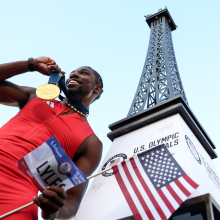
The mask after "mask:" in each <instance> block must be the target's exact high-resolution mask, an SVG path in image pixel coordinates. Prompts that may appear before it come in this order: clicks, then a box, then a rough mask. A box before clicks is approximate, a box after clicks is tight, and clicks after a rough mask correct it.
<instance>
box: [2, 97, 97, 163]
mask: <svg viewBox="0 0 220 220" xmlns="http://www.w3.org/2000/svg"><path fill="white" fill-rule="evenodd" d="M67 111H68V108H66V107H65V106H64V105H62V104H61V102H59V101H55V100H54V101H46V102H45V101H43V100H41V99H38V98H34V99H32V100H31V101H30V102H28V103H27V104H26V105H25V106H24V108H23V109H22V110H21V111H20V112H19V113H18V114H17V115H16V116H15V117H14V118H12V119H11V120H10V121H9V122H8V123H6V124H5V125H4V126H3V127H2V128H1V129H0V150H3V151H5V152H6V153H8V154H10V155H11V156H13V157H15V158H16V159H20V158H21V157H23V156H25V155H26V154H28V153H29V152H31V151H32V150H34V149H35V148H36V147H38V146H40V145H41V144H43V143H44V142H45V141H46V140H48V139H49V138H50V137H51V136H52V135H55V137H56V138H57V140H58V141H59V143H60V144H61V146H62V147H63V148H64V150H65V151H66V153H67V154H68V156H69V157H70V158H71V159H73V156H74V154H75V152H76V150H77V149H78V147H79V146H80V144H81V143H82V141H83V140H84V139H85V138H86V137H88V136H90V135H91V134H93V133H94V132H93V131H92V129H91V127H90V125H89V124H88V122H84V121H83V120H82V118H81V117H80V116H79V114H78V113H73V114H69V115H60V114H61V113H64V112H67Z"/></svg>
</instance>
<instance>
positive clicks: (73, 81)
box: [70, 80, 79, 84]
mask: <svg viewBox="0 0 220 220" xmlns="http://www.w3.org/2000/svg"><path fill="white" fill-rule="evenodd" d="M70 83H77V84H79V83H78V82H77V81H75V80H71V81H70Z"/></svg>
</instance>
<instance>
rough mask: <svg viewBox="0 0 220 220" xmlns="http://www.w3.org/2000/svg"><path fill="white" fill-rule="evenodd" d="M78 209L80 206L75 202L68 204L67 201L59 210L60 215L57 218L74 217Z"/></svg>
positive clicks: (62, 219) (61, 219) (60, 219)
mask: <svg viewBox="0 0 220 220" xmlns="http://www.w3.org/2000/svg"><path fill="white" fill-rule="evenodd" d="M77 210H78V207H76V206H75V205H74V204H68V202H66V203H65V205H64V206H63V207H62V208H61V209H60V210H59V212H58V215H57V217H56V218H55V219H59V220H64V219H65V220H67V219H72V218H73V217H74V216H75V215H76V212H77Z"/></svg>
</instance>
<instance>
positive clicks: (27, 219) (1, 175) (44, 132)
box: [0, 98, 93, 220]
mask: <svg viewBox="0 0 220 220" xmlns="http://www.w3.org/2000/svg"><path fill="white" fill-rule="evenodd" d="M67 111H68V108H66V107H65V106H63V105H62V104H61V103H60V102H58V101H48V102H44V101H42V100H40V99H38V98H34V99H32V100H31V101H30V102H28V103H27V104H26V105H25V107H24V108H23V109H22V110H21V111H20V112H19V113H18V114H17V115H16V116H15V117H14V118H12V119H11V120H10V121H9V122H8V123H6V124H5V125H4V126H3V127H2V128H1V129H0V215H2V214H4V213H6V212H9V211H11V210H13V209H15V208H18V207H20V206H23V205H25V204H27V203H29V202H31V201H32V200H33V196H37V189H36V188H35V186H34V185H33V183H32V182H31V180H30V179H29V178H28V177H27V176H26V175H25V174H23V173H22V172H21V171H20V170H19V169H18V168H17V167H16V162H17V160H18V159H20V158H22V157H24V156H25V155H26V154H28V153H29V152H31V151H32V150H34V149H35V148H37V147H38V146H40V145H41V144H43V143H44V142H45V141H46V140H47V139H49V138H50V137H51V136H52V135H55V136H56V138H57V140H58V141H59V142H60V144H61V146H62V147H63V148H64V150H65V151H66V153H67V154H68V156H69V157H70V158H71V159H72V158H73V156H74V154H75V152H76V150H77V149H78V147H79V146H80V144H81V143H82V141H83V140H84V139H85V138H86V137H88V136H90V135H91V134H93V131H92V129H91V127H90V126H89V124H88V123H87V122H84V121H83V120H82V119H81V117H80V116H79V115H78V114H77V113H74V114H70V115H60V114H61V113H63V112H67ZM14 219H17V220H37V219H38V218H37V205H32V206H30V207H28V208H25V209H23V210H21V211H19V212H17V213H15V214H13V215H10V216H8V217H6V218H5V220H14Z"/></svg>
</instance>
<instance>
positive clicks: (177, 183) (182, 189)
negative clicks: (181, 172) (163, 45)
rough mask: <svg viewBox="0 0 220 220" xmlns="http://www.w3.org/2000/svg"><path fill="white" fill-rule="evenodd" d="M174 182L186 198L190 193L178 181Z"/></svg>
mask: <svg viewBox="0 0 220 220" xmlns="http://www.w3.org/2000/svg"><path fill="white" fill-rule="evenodd" d="M174 182H175V183H176V185H177V186H178V187H179V188H180V190H181V191H182V192H183V193H184V194H185V195H186V196H187V197H188V196H190V194H191V193H190V192H189V191H188V190H187V189H186V188H185V186H184V185H183V184H182V183H181V182H180V181H179V180H178V179H176V180H175V181H174Z"/></svg>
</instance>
